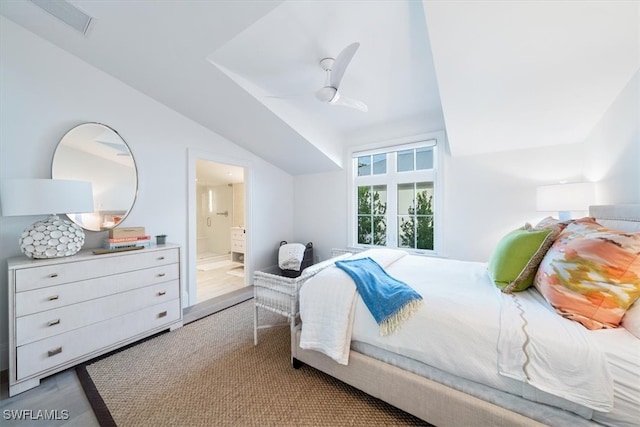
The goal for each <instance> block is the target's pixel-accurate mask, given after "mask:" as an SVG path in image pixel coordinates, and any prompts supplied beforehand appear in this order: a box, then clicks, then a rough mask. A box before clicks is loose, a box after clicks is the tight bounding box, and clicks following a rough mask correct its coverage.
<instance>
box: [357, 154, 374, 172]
mask: <svg viewBox="0 0 640 427" xmlns="http://www.w3.org/2000/svg"><path fill="white" fill-rule="evenodd" d="M357 161H358V176H367V175H371V156H362V157H358V160H357Z"/></svg>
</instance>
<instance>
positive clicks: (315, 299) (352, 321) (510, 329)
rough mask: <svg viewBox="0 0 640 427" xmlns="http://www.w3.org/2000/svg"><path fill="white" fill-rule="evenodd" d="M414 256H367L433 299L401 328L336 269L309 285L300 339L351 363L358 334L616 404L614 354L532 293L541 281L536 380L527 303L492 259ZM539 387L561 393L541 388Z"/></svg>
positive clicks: (501, 377) (480, 377)
mask: <svg viewBox="0 0 640 427" xmlns="http://www.w3.org/2000/svg"><path fill="white" fill-rule="evenodd" d="M406 255H407V254H406V253H404V252H401V251H394V250H389V249H385V250H380V251H379V250H373V251H366V252H363V253H361V254H358V257H364V256H370V257H372V258H373V259H374V260H375V261H376V262H377V263H378V264H380V265H381V266H382V267H383V268H385V270H388V272H389V274H391V275H392V276H393V277H396V278H398V279H399V280H402V281H404V282H405V283H408V284H409V285H410V286H411V287H413V288H414V289H416V291H418V292H419V293H420V294H421V295H422V296H423V298H424V302H425V303H424V306H423V307H422V308H420V309H419V310H418V311H416V313H415V314H414V315H413V316H412V318H411V319H409V320H408V321H407V322H406V323H405V324H403V327H402V328H401V329H400V330H399V331H398V332H397V333H394V334H392V335H390V336H386V337H380V336H379V333H378V325H377V323H376V322H375V320H374V318H373V316H372V315H371V313H369V312H368V310H367V309H366V306H365V305H364V303H363V302H362V300H361V298H359V297H357V293H356V291H355V285H354V284H353V282H352V281H351V279H350V278H349V276H348V275H347V274H346V273H344V272H342V271H341V270H339V269H338V268H337V267H328V268H326V269H325V270H323V271H321V272H320V273H318V274H317V275H316V276H315V277H313V278H312V279H310V280H309V281H308V282H306V283H305V284H304V285H303V286H302V288H301V289H300V316H301V319H302V330H301V335H300V347H301V348H303V349H311V350H316V351H320V352H322V353H324V354H326V355H327V356H329V357H331V358H333V359H334V360H335V361H336V362H338V363H340V364H343V365H346V364H347V363H348V357H349V350H350V344H351V339H352V338H353V339H354V340H357V341H360V342H363V343H366V344H370V345H374V346H376V347H380V348H382V349H385V350H387V351H391V352H394V353H398V354H402V355H404V356H406V357H409V358H412V359H415V360H418V361H421V362H422V363H426V364H427V365H430V366H433V367H435V368H438V369H441V370H443V371H445V372H448V373H451V374H453V375H457V376H459V377H462V378H465V379H468V380H471V381H475V382H478V383H482V384H486V385H489V386H491V387H494V388H497V389H499V390H503V391H508V392H510V393H514V394H518V395H521V396H523V397H526V398H529V399H531V400H534V401H540V402H544V403H550V404H555V405H557V406H560V407H564V408H567V409H569V410H572V411H574V412H577V413H581V414H582V415H583V416H586V417H587V418H589V417H590V415H589V411H587V410H586V408H592V409H597V410H600V411H607V410H610V409H611V404H612V399H613V393H612V381H611V376H610V375H609V372H608V367H607V361H606V357H605V356H604V355H602V354H601V353H600V352H599V351H598V346H596V345H593V343H590V342H589V336H588V333H587V332H588V331H586V330H584V331H582V330H581V329H580V328H582V326H580V325H577V324H576V325H574V324H573V322H571V321H570V320H567V319H564V318H562V317H561V316H558V315H557V314H556V313H555V312H553V310H551V311H548V310H546V308H545V307H544V305H542V304H541V303H540V301H538V300H536V299H535V297H531V295H534V296H535V295H536V293H537V291H536V290H535V289H533V290H530V291H525V292H524V293H521V294H520V295H521V296H520V298H521V299H525V300H526V302H525V303H524V306H525V310H526V311H527V313H528V314H527V315H528V316H530V317H532V319H531V321H529V330H528V332H529V335H531V336H535V338H534V339H533V340H530V343H529V346H528V347H527V351H528V352H529V356H528V357H529V363H528V366H527V372H528V373H529V379H524V377H523V375H522V365H523V361H524V357H525V356H524V353H523V350H522V347H523V335H522V332H521V331H522V329H521V325H522V318H521V317H520V311H519V310H518V309H517V307H516V308H515V309H514V307H512V306H510V304H511V302H512V297H510V296H508V295H505V294H502V293H501V292H500V291H499V290H498V289H497V288H496V287H495V286H493V284H492V283H491V280H490V278H489V277H488V274H487V271H486V264H483V263H472V262H463V261H455V260H446V259H435V258H425V257H417V256H406ZM540 298H541V297H540ZM503 301H506V302H504V304H503ZM503 305H504V307H503ZM545 310H546V311H545ZM533 318H535V319H533ZM501 328H504V329H501ZM578 352H580V353H578ZM584 352H586V353H584ZM577 354H580V356H578V357H579V360H578V359H576V355H577ZM550 358H559V360H558V361H555V359H550ZM523 379H524V382H525V384H523V383H522V382H523ZM516 380H517V381H516ZM536 388H537V389H538V390H541V391H544V392H545V393H549V394H553V395H554V396H557V397H551V396H549V395H544V393H542V394H540V393H534V392H533V391H532V390H536ZM532 395H533V396H532ZM550 399H551V400H550ZM554 399H555V400H556V401H557V402H553V400H554ZM560 401H562V402H565V403H560ZM576 404H578V405H580V407H578V408H576V406H577V405H576ZM580 408H583V409H584V411H583V410H581V409H580ZM607 408H608V409H607Z"/></svg>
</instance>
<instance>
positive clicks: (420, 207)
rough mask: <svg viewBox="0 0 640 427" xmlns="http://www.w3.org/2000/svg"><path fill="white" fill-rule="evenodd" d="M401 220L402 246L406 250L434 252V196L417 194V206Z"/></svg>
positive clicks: (424, 193) (411, 207) (422, 192)
mask: <svg viewBox="0 0 640 427" xmlns="http://www.w3.org/2000/svg"><path fill="white" fill-rule="evenodd" d="M408 213H409V215H406V216H403V217H401V218H400V233H399V236H398V237H399V238H400V245H399V246H401V247H404V248H415V249H430V250H433V195H429V196H427V191H426V190H425V191H419V192H417V193H416V200H415V206H410V207H409V209H408Z"/></svg>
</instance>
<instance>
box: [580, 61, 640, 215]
mask: <svg viewBox="0 0 640 427" xmlns="http://www.w3.org/2000/svg"><path fill="white" fill-rule="evenodd" d="M586 149H587V151H588V153H589V157H588V177H589V178H590V180H591V181H595V182H598V185H597V190H598V195H599V203H603V204H609V203H640V71H638V72H636V74H635V76H634V77H633V78H632V79H631V81H629V83H628V84H627V86H626V87H625V88H624V89H623V90H622V92H621V93H620V95H618V97H617V98H616V100H615V101H614V103H613V104H612V105H611V107H610V108H609V109H608V110H607V112H606V113H605V114H604V116H603V117H602V119H601V120H600V121H599V122H598V124H597V125H596V126H595V127H594V128H593V130H592V131H591V133H590V134H589V136H588V137H587V139H586Z"/></svg>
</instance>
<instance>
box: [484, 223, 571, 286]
mask: <svg viewBox="0 0 640 427" xmlns="http://www.w3.org/2000/svg"><path fill="white" fill-rule="evenodd" d="M559 233H560V230H558V229H546V230H534V229H532V228H531V226H529V225H528V224H527V225H526V226H525V227H522V228H519V229H517V230H514V231H512V232H510V233H509V234H507V235H506V236H504V237H503V238H502V239H501V240H500V242H498V245H497V246H496V248H495V249H494V251H493V253H492V254H491V258H490V259H489V275H490V276H491V280H493V282H494V283H495V285H496V286H497V287H498V288H500V289H502V292H505V293H511V292H518V291H524V290H525V289H527V288H528V287H529V286H531V285H532V284H533V279H534V277H535V275H536V271H537V270H538V266H539V265H540V262H541V261H542V258H544V255H545V254H546V253H547V251H548V250H549V248H550V247H551V245H552V244H553V242H554V241H555V240H556V238H557V237H558V234H559Z"/></svg>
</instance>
